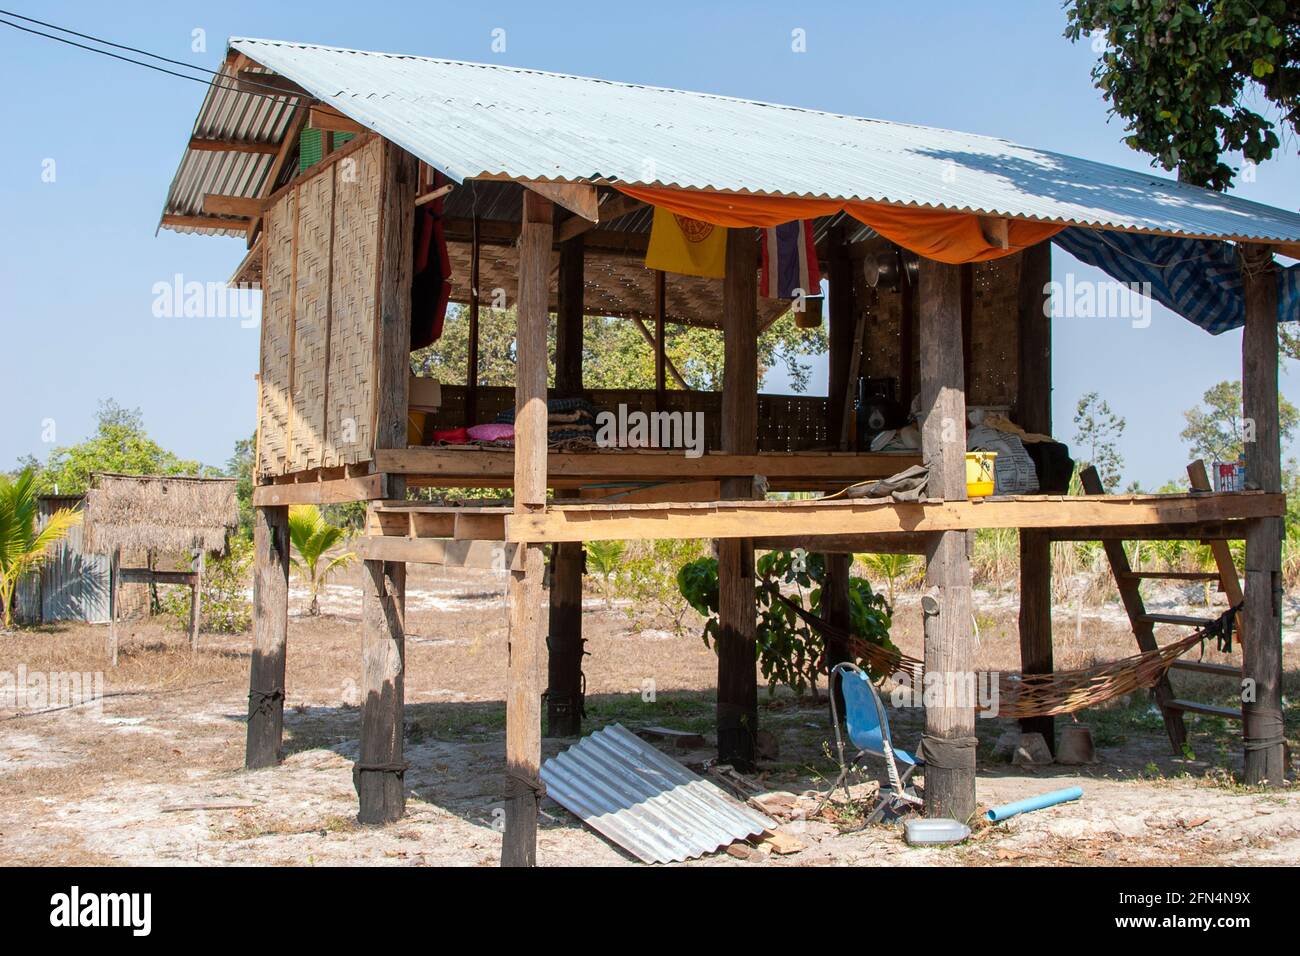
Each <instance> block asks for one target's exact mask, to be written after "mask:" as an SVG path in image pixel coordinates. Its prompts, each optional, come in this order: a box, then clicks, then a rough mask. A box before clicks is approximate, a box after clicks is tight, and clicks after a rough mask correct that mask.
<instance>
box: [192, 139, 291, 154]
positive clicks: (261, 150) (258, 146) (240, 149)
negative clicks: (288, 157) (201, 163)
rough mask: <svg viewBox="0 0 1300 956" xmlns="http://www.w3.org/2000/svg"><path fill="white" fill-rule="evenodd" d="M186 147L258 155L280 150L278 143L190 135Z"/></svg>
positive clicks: (207, 151)
mask: <svg viewBox="0 0 1300 956" xmlns="http://www.w3.org/2000/svg"><path fill="white" fill-rule="evenodd" d="M186 149H192V150H194V151H196V152H200V153H253V154H255V155H259V156H274V155H275V154H276V153H278V152H279V151H280V144H279V143H255V142H252V141H251V140H243V139H204V138H202V137H198V136H193V137H190V141H189V143H188V144H186Z"/></svg>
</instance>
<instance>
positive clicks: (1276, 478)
mask: <svg viewBox="0 0 1300 956" xmlns="http://www.w3.org/2000/svg"><path fill="white" fill-rule="evenodd" d="M1241 262H1242V272H1243V274H1244V277H1245V284H1246V290H1245V292H1246V329H1245V332H1244V334H1243V335H1242V340H1241V358H1242V362H1241V364H1242V398H1243V405H1244V408H1243V411H1242V414H1243V418H1244V431H1245V434H1246V442H1245V450H1246V481H1247V483H1248V487H1251V488H1254V489H1258V490H1261V491H1269V492H1274V493H1276V492H1280V491H1281V490H1282V451H1281V432H1280V427H1279V415H1278V386H1277V348H1278V346H1277V318H1278V312H1277V307H1278V302H1277V272H1276V266H1275V265H1274V263H1273V255H1272V251H1271V250H1270V249H1269V248H1268V247H1267V246H1261V245H1243V246H1242V247H1241ZM1252 437H1253V439H1254V440H1253V441H1252V440H1251V438H1252ZM1282 532H1283V528H1282V519H1281V518H1261V519H1258V520H1256V521H1253V522H1251V524H1250V526H1249V528H1248V529H1247V531H1246V582H1245V584H1246V586H1245V607H1244V608H1243V614H1242V618H1243V619H1242V641H1241V662H1242V677H1243V686H1242V707H1241V712H1242V718H1243V723H1244V735H1245V739H1246V758H1245V777H1246V783H1248V784H1265V783H1266V784H1268V785H1269V786H1274V787H1280V786H1282V785H1284V783H1285V781H1286V764H1285V736H1284V733H1283V726H1282Z"/></svg>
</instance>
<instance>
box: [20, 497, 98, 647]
mask: <svg viewBox="0 0 1300 956" xmlns="http://www.w3.org/2000/svg"><path fill="white" fill-rule="evenodd" d="M81 502H82V498H81V496H80V495H57V496H56V495H49V496H42V497H41V498H40V499H39V502H38V511H37V518H36V521H37V527H38V528H44V527H45V525H46V524H47V523H48V522H49V520H50V515H52V514H53V513H54V512H56V511H58V510H59V509H60V508H79V507H81ZM83 534H84V532H83V530H82V527H81V525H77V526H75V527H73V528H72V530H71V531H69V532H68V536H67V537H66V538H64V539H63V540H62V541H60V542H59V543H58V544H56V545H55V546H54V547H53V548H52V549H51V550H50V555H49V557H48V558H46V560H45V563H44V564H43V566H42V567H41V570H40V573H38V574H32V575H29V576H28V577H27V578H25V579H24V580H23V581H21V582H19V584H18V593H17V601H16V603H15V610H16V612H17V616H18V620H19V621H21V622H22V623H24V624H41V623H46V624H48V623H51V622H54V621H84V622H86V623H88V624H106V623H108V556H107V555H102V554H86V553H84V552H83V551H82V541H83Z"/></svg>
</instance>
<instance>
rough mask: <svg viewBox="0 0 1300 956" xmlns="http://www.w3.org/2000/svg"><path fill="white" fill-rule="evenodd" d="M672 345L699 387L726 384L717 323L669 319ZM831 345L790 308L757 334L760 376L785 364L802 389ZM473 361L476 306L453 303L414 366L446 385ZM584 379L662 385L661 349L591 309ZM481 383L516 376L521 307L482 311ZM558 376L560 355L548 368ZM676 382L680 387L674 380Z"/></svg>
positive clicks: (590, 384)
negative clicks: (798, 321)
mask: <svg viewBox="0 0 1300 956" xmlns="http://www.w3.org/2000/svg"><path fill="white" fill-rule="evenodd" d="M665 331H666V335H665V340H666V342H665V352H666V354H667V356H668V358H669V359H670V360H671V361H672V363H673V364H674V365H675V366H676V367H677V369H678V370H679V371H680V372H681V374H682V377H683V378H684V379H685V380H686V383H687V384H688V385H690V387H691V388H693V389H698V390H700V391H716V390H718V389H720V388H721V387H722V333H721V331H719V330H717V329H702V328H695V327H693V326H683V325H675V324H669V325H667V327H666V329H665ZM547 348H548V351H549V352H550V354H551V355H552V356H554V354H555V323H554V322H551V323H550V327H549V329H548V331H547ZM826 348H827V342H826V332H825V330H824V329H799V328H797V327H796V326H795V324H794V318H793V316H792V315H791V314H789V313H787V314H786V315H784V316H782V317H781V318H780V319H778V320H777V321H776V322H775V323H773V324H772V326H771V327H770V328H769V329H767V331H765V332H764V333H763V334H762V335H760V336H759V339H758V367H759V376H760V378H761V376H762V375H764V374H765V373H766V372H767V371H769V370H770V369H773V368H777V367H781V368H784V370H785V372H786V374H787V375H788V376H789V378H790V382H791V384H792V387H793V388H794V389H795V391H800V392H801V391H803V390H804V389H806V388H807V387H808V381H809V378H810V375H811V371H812V369H811V366H810V365H809V363H808V362H807V361H806V360H807V359H808V358H809V357H811V356H814V355H820V354H821V353H823V352H825V351H826ZM468 361H469V313H468V310H466V309H464V308H461V307H453V308H451V309H450V310H449V311H448V313H447V320H446V324H445V325H444V327H443V333H442V337H441V338H440V339H438V341H437V342H435V343H433V345H430V346H429V347H428V348H425V349H421V350H420V351H419V352H416V353H414V354H413V355H412V356H411V368H412V370H413V371H415V372H416V373H417V374H420V375H428V376H432V377H434V378H436V379H438V380H439V381H440V382H443V383H444V384H464V382H465V372H466V368H467V366H468ZM582 372H583V384H584V385H586V387H587V388H641V389H649V388H654V386H655V355H654V349H652V348H651V347H650V344H649V343H648V342H647V341H646V339H645V337H644V336H643V335H642V334H641V333H640V332H638V331H637V328H636V325H635V323H634V322H632V321H631V320H628V319H619V318H607V317H601V316H587V317H586V318H585V319H584V324H583V356H582ZM478 380H479V384H480V385H488V386H491V385H498V386H500V385H513V384H514V381H515V311H514V310H513V309H506V310H498V309H481V310H480V311H479V378H478ZM547 380H548V382H549V383H550V384H552V385H553V384H554V383H555V366H554V362H553V361H552V362H551V363H550V368H549V370H548V374H547ZM669 387H670V388H671V387H673V386H672V383H671V382H670V383H669Z"/></svg>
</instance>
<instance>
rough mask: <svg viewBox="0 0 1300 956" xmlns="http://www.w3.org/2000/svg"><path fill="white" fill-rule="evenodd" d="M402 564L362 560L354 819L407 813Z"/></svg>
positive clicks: (375, 820)
mask: <svg viewBox="0 0 1300 956" xmlns="http://www.w3.org/2000/svg"><path fill="white" fill-rule="evenodd" d="M404 568H405V566H404V565H403V564H400V563H394V562H387V561H371V560H367V561H363V562H362V564H361V664H362V667H361V694H362V699H361V748H360V752H359V754H358V758H357V763H356V765H355V767H354V768H353V771H352V779H353V784H354V786H355V787H356V790H357V798H358V801H359V803H360V811H359V813H358V814H357V820H358V821H359V822H361V823H365V824H385V823H392V822H394V821H396V820H399V819H401V817H402V815H403V814H404V813H405V812H406V785H405V782H404V781H405V774H406V762H405V760H404V758H403V754H402V750H403V747H402V736H403V735H402V711H403V704H404V703H405V692H406V686H405V685H406V681H405V669H406V666H405V665H406V642H405V637H404V631H405V628H404V627H403V621H402V610H403V608H402V603H403V602H402V598H401V593H402V591H403V590H404V588H405V575H404V574H402V575H401V577H400V578H399V577H398V571H399V569H402V570H404Z"/></svg>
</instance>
